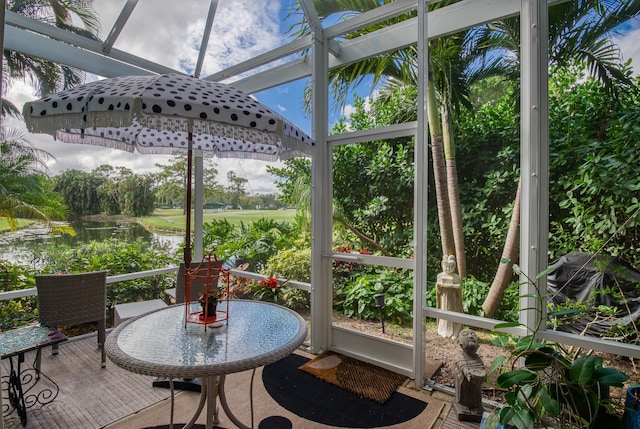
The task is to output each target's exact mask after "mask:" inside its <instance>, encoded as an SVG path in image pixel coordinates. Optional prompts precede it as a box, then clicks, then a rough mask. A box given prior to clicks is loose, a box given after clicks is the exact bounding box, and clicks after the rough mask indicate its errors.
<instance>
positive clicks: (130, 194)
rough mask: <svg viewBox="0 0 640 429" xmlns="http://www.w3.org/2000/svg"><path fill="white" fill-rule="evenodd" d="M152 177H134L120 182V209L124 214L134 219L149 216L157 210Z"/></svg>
mask: <svg viewBox="0 0 640 429" xmlns="http://www.w3.org/2000/svg"><path fill="white" fill-rule="evenodd" d="M152 186H153V180H152V178H151V177H150V176H140V175H133V176H130V177H127V178H125V179H123V180H121V181H120V183H119V184H118V194H119V195H120V209H121V211H122V213H123V214H125V215H128V216H133V217H139V216H148V215H150V214H151V213H153V210H154V208H155V201H156V195H155V193H154V192H153V190H152Z"/></svg>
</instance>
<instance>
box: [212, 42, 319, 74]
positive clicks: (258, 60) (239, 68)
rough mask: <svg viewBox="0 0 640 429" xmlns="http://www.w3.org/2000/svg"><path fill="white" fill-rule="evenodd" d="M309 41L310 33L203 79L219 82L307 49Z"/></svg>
mask: <svg viewBox="0 0 640 429" xmlns="http://www.w3.org/2000/svg"><path fill="white" fill-rule="evenodd" d="M311 43H312V40H311V35H308V36H304V37H302V38H300V39H296V40H294V41H292V42H290V43H287V44H286V45H284V46H280V47H278V48H276V49H273V50H271V51H269V52H265V53H264V54H262V55H258V56H257V57H254V58H251V59H250V60H248V61H244V62H242V63H239V64H236V65H234V66H231V67H228V68H226V69H224V70H222V71H220V72H217V73H213V74H211V75H209V76H207V77H205V79H207V80H212V81H214V82H221V81H223V80H225V79H228V78H230V77H234V76H238V75H240V74H242V73H246V72H248V71H251V70H255V69H256V68H258V67H261V66H263V65H265V64H269V63H272V62H274V61H277V60H280V59H282V58H285V57H287V56H289V55H292V54H295V53H297V52H300V51H302V50H304V49H309V48H311Z"/></svg>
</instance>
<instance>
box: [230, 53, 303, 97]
mask: <svg viewBox="0 0 640 429" xmlns="http://www.w3.org/2000/svg"><path fill="white" fill-rule="evenodd" d="M309 60H310V59H309ZM309 75H311V64H310V61H307V60H305V59H304V58H298V59H296V60H294V61H291V62H289V63H286V64H283V65H281V66H278V67H274V68H272V69H271V70H268V71H266V72H263V73H256V74H254V75H252V76H249V77H246V78H244V79H239V80H237V81H234V82H232V83H231V85H232V86H233V87H235V88H237V89H239V90H241V91H244V92H246V93H248V94H253V93H255V92H260V91H264V90H266V89H270V88H275V87H277V86H280V85H282V84H284V83H288V82H293V81H295V80H298V79H302V78H304V77H307V76H309Z"/></svg>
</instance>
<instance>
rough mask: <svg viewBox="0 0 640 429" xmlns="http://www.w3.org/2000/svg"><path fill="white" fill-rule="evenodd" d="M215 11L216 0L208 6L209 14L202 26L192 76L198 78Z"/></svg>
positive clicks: (216, 7)
mask: <svg viewBox="0 0 640 429" xmlns="http://www.w3.org/2000/svg"><path fill="white" fill-rule="evenodd" d="M216 9H218V0H211V4H210V5H209V13H208V14H207V21H206V22H205V26H204V33H202V43H200V51H199V52H198V61H197V63H196V69H195V70H194V72H193V75H194V76H195V77H200V72H201V71H202V64H203V63H204V57H205V55H206V54H207V46H209V36H210V35H211V27H213V18H214V17H215V16H216Z"/></svg>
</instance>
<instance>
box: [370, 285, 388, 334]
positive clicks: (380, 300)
mask: <svg viewBox="0 0 640 429" xmlns="http://www.w3.org/2000/svg"><path fill="white" fill-rule="evenodd" d="M384 297H385V294H384V293H378V294H375V295H374V296H373V299H375V300H376V308H379V309H380V321H381V322H382V333H383V334H384V312H383V310H384V307H385V305H384Z"/></svg>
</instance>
